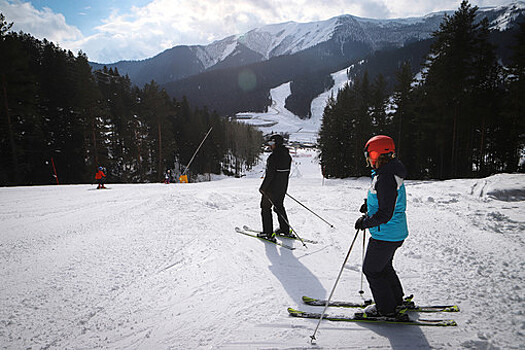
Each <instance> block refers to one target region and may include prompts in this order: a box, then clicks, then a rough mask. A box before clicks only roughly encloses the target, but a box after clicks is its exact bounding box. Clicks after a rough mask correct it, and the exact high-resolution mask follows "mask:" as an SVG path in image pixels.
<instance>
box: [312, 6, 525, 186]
mask: <svg viewBox="0 0 525 350" xmlns="http://www.w3.org/2000/svg"><path fill="white" fill-rule="evenodd" d="M477 11H478V8H477V7H473V6H471V5H470V4H469V3H468V2H467V1H464V2H463V3H462V4H461V6H460V8H459V9H458V10H457V11H456V12H455V13H454V14H453V15H451V16H445V19H444V20H443V22H442V23H441V25H440V29H439V30H438V31H436V32H435V33H434V37H433V40H432V42H431V45H430V52H429V53H428V54H427V55H426V56H425V58H424V60H417V57H416V59H409V58H406V61H405V62H404V63H403V64H402V65H401V66H398V68H397V71H396V73H395V75H394V77H395V79H387V78H385V74H388V70H381V69H377V67H378V66H380V64H377V63H379V62H381V59H382V58H383V57H384V56H382V54H376V55H375V56H374V57H373V58H372V59H371V61H370V62H371V63H373V64H371V65H369V66H368V67H369V68H371V70H372V72H373V74H369V72H368V70H367V69H366V67H367V65H364V66H363V67H364V68H363V67H361V68H359V69H355V70H353V71H352V72H350V73H351V74H353V77H354V79H353V80H352V84H350V85H348V86H346V87H345V88H344V89H342V90H341V91H340V92H339V94H338V96H334V98H332V99H331V100H330V101H329V103H328V105H327V107H326V109H325V111H324V119H323V124H322V127H321V130H320V138H319V146H320V151H321V154H320V158H321V163H322V166H323V169H324V173H325V174H326V175H327V176H332V177H341V178H344V177H348V176H360V175H365V174H366V173H367V172H368V171H367V170H366V169H365V168H364V165H365V164H364V162H363V159H362V158H363V155H362V147H363V145H364V143H365V142H366V140H367V139H368V138H369V137H370V135H376V134H387V135H391V136H393V137H394V139H395V140H396V143H397V153H398V155H399V157H400V158H401V160H402V161H403V162H404V163H405V164H406V166H407V168H408V170H409V177H410V178H413V179H428V178H438V179H449V178H458V177H473V176H487V175H490V174H494V173H498V172H515V171H524V170H525V169H524V164H523V163H522V160H523V149H524V147H525V134H524V133H523V130H525V118H524V113H525V100H524V99H523V96H525V61H524V60H525V53H524V51H523V50H524V48H525V22H524V21H521V27H520V28H519V30H517V31H516V32H515V34H514V38H513V39H514V40H513V43H512V46H511V47H510V49H511V53H510V54H509V55H508V56H509V62H508V64H507V65H505V64H504V63H503V61H502V60H501V59H498V55H497V54H496V52H497V47H496V46H495V45H494V42H493V41H491V40H490V32H489V30H488V21H487V20H483V21H481V22H477V21H475V17H476V12H477ZM429 43H430V42H429ZM502 44H504V45H505V44H506V45H509V43H508V42H505V43H502ZM417 45H419V46H420V47H424V45H425V43H422V44H417ZM507 49H508V47H507ZM402 52H403V51H397V53H398V54H400V53H402ZM389 57H390V58H391V59H392V55H390V56H389ZM405 57H406V56H405ZM392 61H393V62H394V63H398V64H399V63H400V62H401V61H399V60H397V61H396V60H392ZM414 64H416V66H415V67H414ZM391 66H392V65H391ZM414 72H423V74H422V78H421V79H420V80H418V81H415V79H414V78H413V77H414ZM386 76H387V77H388V76H391V75H386ZM389 85H390V86H393V87H394V92H393V95H392V94H391V93H390V91H389V88H388V87H389ZM391 96H393V98H391Z"/></svg>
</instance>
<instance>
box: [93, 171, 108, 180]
mask: <svg viewBox="0 0 525 350" xmlns="http://www.w3.org/2000/svg"><path fill="white" fill-rule="evenodd" d="M103 177H106V174H104V172H103V171H102V170H99V171H98V173H97V174H96V175H95V180H100V179H102V178H103Z"/></svg>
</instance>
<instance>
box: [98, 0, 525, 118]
mask: <svg viewBox="0 0 525 350" xmlns="http://www.w3.org/2000/svg"><path fill="white" fill-rule="evenodd" d="M453 12H454V11H439V12H433V13H429V14H427V15H425V16H421V17H408V18H397V19H372V18H362V17H358V16H354V15H350V14H345V15H340V16H336V17H332V18H330V19H328V20H323V21H316V22H308V23H297V22H285V23H277V24H270V25H266V26H263V27H260V28H255V29H253V30H250V31H248V32H246V33H244V34H240V35H231V36H228V37H226V38H224V39H221V40H217V41H215V42H213V43H211V44H208V45H190V46H188V45H181V46H175V47H173V48H170V49H167V50H165V51H163V52H162V53H159V54H158V55H156V56H154V57H152V58H148V59H146V60H142V61H119V62H117V63H114V64H106V65H103V64H96V63H91V64H92V67H93V68H94V69H101V68H103V67H104V66H107V67H108V68H117V69H118V71H119V73H120V74H122V75H126V74H127V75H129V77H130V79H131V81H132V82H133V83H134V84H135V85H138V86H142V85H144V84H146V83H149V82H151V81H152V80H155V81H156V82H157V83H158V84H160V85H161V86H164V87H166V89H167V91H168V93H169V94H170V95H171V96H172V97H176V98H180V97H182V95H186V91H190V92H188V94H189V95H193V96H192V97H195V98H196V100H195V101H194V100H192V99H191V100H192V103H195V104H196V105H201V106H204V105H207V106H208V107H210V108H212V109H215V108H217V106H218V105H222V107H221V108H218V111H219V113H221V114H231V113H234V112H239V111H242V110H237V108H250V106H249V104H248V105H247V104H239V103H233V104H231V105H230V106H225V104H224V103H223V102H220V103H218V102H215V101H213V99H216V98H233V99H241V98H248V96H247V95H246V91H241V90H240V89H237V90H235V89H234V88H233V87H229V88H227V89H223V88H221V86H218V87H217V86H213V85H216V84H219V85H221V84H223V82H224V81H225V80H228V81H229V82H228V84H233V83H235V82H236V81H237V79H239V74H241V73H240V72H242V71H244V70H246V69H248V70H252V71H253V67H255V68H256V69H255V73H253V74H255V76H256V78H257V80H258V82H259V83H261V82H262V84H259V85H257V86H256V89H262V91H258V92H257V95H258V97H257V99H256V100H258V101H259V102H257V103H255V104H254V105H253V106H252V108H253V110H254V111H256V110H261V106H262V105H264V104H265V103H266V102H264V101H262V100H263V99H264V96H265V95H266V96H267V95H268V94H269V89H271V88H273V87H275V86H278V85H280V84H282V83H284V82H285V81H283V79H290V80H288V81H291V80H294V79H296V78H299V77H301V76H307V75H309V74H312V73H314V74H316V75H319V74H329V73H333V72H335V71H337V70H339V69H340V68H341V67H342V62H343V61H344V62H346V63H348V62H349V61H351V60H352V59H356V58H357V57H362V58H364V57H365V56H366V55H368V54H371V53H373V52H375V51H378V50H385V49H392V48H400V47H404V46H406V45H407V44H409V43H413V42H419V41H422V40H425V39H429V38H431V37H432V33H433V32H435V31H436V30H438V29H439V25H440V23H441V22H442V20H443V17H444V16H445V15H447V14H452V13H453ZM524 15H525V2H524V1H515V2H512V3H510V4H509V5H504V6H498V7H496V6H494V7H484V8H480V9H479V10H478V18H479V19H481V18H484V17H487V19H488V20H489V23H490V26H491V28H492V29H494V30H499V31H502V30H505V29H508V28H509V27H511V26H512V25H514V24H515V22H516V20H517V18H518V17H519V16H524ZM286 56H287V57H293V59H285V58H284V57H286ZM277 62H278V63H277ZM280 64H284V65H290V66H288V69H286V68H284V69H281V67H279V65H280ZM254 65H255V66H254ZM297 65H298V66H301V69H297V67H293V66H297ZM269 69H273V70H278V71H282V72H283V73H282V76H281V77H276V74H279V73H275V72H270V71H267V70H269ZM286 70H288V71H289V72H293V74H288V72H286ZM212 71H221V73H217V74H210V72H212ZM217 79H219V80H217ZM314 83H315V82H314ZM269 84H276V85H269ZM207 89H212V90H213V91H212V92H213V93H211V92H210V93H208V91H207ZM221 90H224V91H228V94H225V93H221ZM191 91H193V93H192V92H191ZM211 95H213V97H212V96H211ZM188 97H190V96H188ZM249 98H250V99H252V97H249ZM253 101H255V100H253ZM261 101H262V102H261ZM261 103H262V105H261ZM303 109H304V108H303ZM306 117H307V116H306Z"/></svg>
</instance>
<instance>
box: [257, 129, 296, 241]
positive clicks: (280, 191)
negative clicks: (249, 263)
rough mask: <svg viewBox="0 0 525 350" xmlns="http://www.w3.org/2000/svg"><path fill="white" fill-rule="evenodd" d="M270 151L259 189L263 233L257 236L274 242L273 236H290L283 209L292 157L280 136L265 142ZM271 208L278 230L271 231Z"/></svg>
mask: <svg viewBox="0 0 525 350" xmlns="http://www.w3.org/2000/svg"><path fill="white" fill-rule="evenodd" d="M267 144H268V146H269V147H270V149H271V150H272V154H270V156H269V157H268V160H267V162H266V174H265V176H264V180H263V182H262V184H261V187H260V188H259V192H260V193H261V194H262V198H261V216H262V225H263V231H262V233H260V234H259V235H258V236H259V237H263V238H266V239H269V240H271V241H276V239H275V234H276V233H277V234H283V235H289V236H293V234H290V226H289V224H288V217H287V215H286V210H285V209H284V197H285V195H286V190H287V189H288V177H289V176H290V165H291V163H292V157H290V153H289V151H288V149H287V148H286V147H285V146H284V139H283V137H282V136H281V135H278V134H275V135H272V136H271V137H270V139H269V141H268V142H267ZM272 207H273V210H274V211H275V212H276V213H277V217H278V220H279V229H278V230H277V231H276V232H274V231H273V217H272Z"/></svg>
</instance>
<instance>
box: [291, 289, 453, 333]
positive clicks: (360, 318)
mask: <svg viewBox="0 0 525 350" xmlns="http://www.w3.org/2000/svg"><path fill="white" fill-rule="evenodd" d="M303 302H304V303H305V304H307V305H312V306H326V300H321V299H315V298H310V297H306V296H303ZM371 304H372V301H367V302H364V303H353V302H343V301H332V302H330V303H329V304H328V306H331V307H342V308H360V309H363V308H365V307H366V306H368V305H371ZM406 306H407V309H408V311H413V312H425V313H431V312H459V307H458V306H457V305H429V306H418V305H415V304H413V303H408V304H407V305H406ZM288 313H289V314H290V316H293V317H300V318H313V319H319V318H321V314H320V313H316V312H307V311H301V310H295V309H293V308H288ZM323 319H325V320H329V321H339V322H367V323H386V324H404V325H416V326H440V327H448V326H457V323H456V321H454V320H451V319H439V320H432V319H416V320H398V319H396V318H394V317H384V316H378V317H370V316H366V315H365V314H364V313H363V312H357V313H355V314H354V316H347V315H332V314H325V315H324V316H323Z"/></svg>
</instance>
